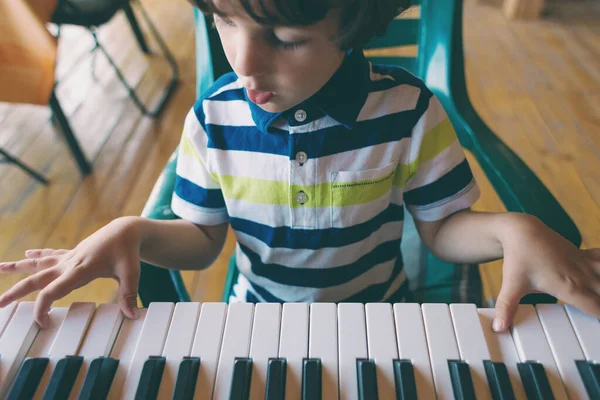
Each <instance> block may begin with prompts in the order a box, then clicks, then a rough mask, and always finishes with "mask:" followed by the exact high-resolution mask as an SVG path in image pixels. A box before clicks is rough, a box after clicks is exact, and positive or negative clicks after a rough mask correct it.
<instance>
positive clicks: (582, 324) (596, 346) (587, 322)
mask: <svg viewBox="0 0 600 400" xmlns="http://www.w3.org/2000/svg"><path fill="white" fill-rule="evenodd" d="M565 309H566V310H567V314H568V316H569V319H570V320H571V324H572V326H573V329H574V330H575V334H576V335H577V339H578V340H579V344H580V345H581V349H582V350H583V354H585V358H586V360H588V361H594V362H596V363H600V340H598V338H600V321H598V319H596V318H594V317H592V316H591V315H588V314H586V313H584V312H583V311H581V310H579V309H577V308H575V307H573V306H571V305H569V304H567V305H565Z"/></svg>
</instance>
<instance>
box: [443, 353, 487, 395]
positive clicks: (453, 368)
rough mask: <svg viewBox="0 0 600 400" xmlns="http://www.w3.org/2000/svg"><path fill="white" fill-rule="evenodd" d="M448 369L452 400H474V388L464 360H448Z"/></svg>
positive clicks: (469, 371) (469, 370)
mask: <svg viewBox="0 0 600 400" xmlns="http://www.w3.org/2000/svg"><path fill="white" fill-rule="evenodd" d="M448 367H449V368H450V378H451V379H452V388H453V389H454V398H455V399H456V400H475V399H476V396H475V388H474V386H473V379H472V377H471V369H470V367H469V364H468V363H467V362H466V361H464V360H448ZM487 398H489V396H488V397H487Z"/></svg>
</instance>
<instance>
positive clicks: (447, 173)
mask: <svg viewBox="0 0 600 400" xmlns="http://www.w3.org/2000/svg"><path fill="white" fill-rule="evenodd" d="M176 171H177V177H176V185H175V189H174V193H173V200H172V208H173V211H174V212H175V214H176V215H178V216H179V217H181V218H183V219H186V220H189V221H191V222H193V223H195V224H199V225H215V224H222V223H226V222H228V223H229V224H230V226H231V228H232V229H233V231H234V232H235V235H236V239H237V244H236V250H235V252H236V254H235V255H236V263H237V268H238V269H239V271H240V276H239V278H238V281H237V283H236V285H235V287H234V294H233V295H232V298H231V299H230V301H232V302H234V301H249V302H263V301H266V302H296V301H297V302H316V301H328V302H342V301H358V302H371V301H386V300H388V299H390V298H393V299H396V300H398V299H403V298H404V294H406V293H407V291H408V290H409V289H408V282H407V279H406V274H405V272H404V268H403V261H402V255H401V250H400V242H401V240H402V229H403V220H404V213H405V210H408V211H409V212H410V213H411V214H412V215H413V217H414V218H415V219H419V220H424V221H434V220H438V219H440V218H443V217H445V216H447V215H449V214H451V213H454V212H456V211H459V210H462V209H465V208H468V207H470V206H471V205H472V204H473V203H474V202H475V201H476V199H477V198H478V196H479V189H478V187H477V185H476V183H475V180H474V178H473V175H472V172H471V170H470V168H469V165H468V163H467V160H466V158H465V154H464V152H463V149H462V147H461V145H460V143H459V142H458V140H457V136H456V133H455V131H454V129H453V127H452V124H451V122H450V120H449V119H448V116H447V115H446V113H445V112H444V110H443V108H442V106H441V104H440V102H439V101H438V99H437V98H436V97H435V96H434V95H433V94H432V92H431V91H429V90H428V89H427V87H426V86H425V85H424V83H423V81H422V80H420V79H419V78H417V77H415V76H414V75H412V74H410V73H409V72H407V71H406V70H404V69H402V68H398V67H394V66H384V65H374V64H372V63H371V62H370V61H369V60H368V59H366V58H365V56H364V54H363V53H362V51H350V52H349V53H348V54H347V55H346V58H345V59H344V61H343V63H342V65H341V66H340V68H339V69H338V70H337V71H336V72H335V74H334V75H333V76H332V78H331V79H330V80H329V81H328V82H327V83H326V84H325V85H324V86H323V87H322V88H321V89H320V90H319V91H318V92H317V93H316V94H315V95H313V96H312V97H310V98H309V99H307V100H305V101H303V102H302V103H300V104H298V105H297V106H295V107H293V108H291V109H289V110H287V111H284V112H279V113H271V112H267V111H264V110H263V109H261V108H260V107H259V106H258V105H256V104H254V103H252V102H251V101H250V100H248V97H247V94H246V91H245V89H244V87H243V86H242V85H241V84H240V81H239V80H238V78H237V76H236V75H235V73H229V74H226V75H224V76H222V77H221V78H219V79H218V80H217V81H215V83H214V84H213V86H212V87H211V88H210V89H209V90H208V91H207V92H206V93H205V94H204V95H203V96H202V97H201V98H199V99H198V101H197V102H196V104H195V105H194V107H193V109H192V110H190V112H189V114H188V116H187V117H186V120H185V124H184V129H183V134H182V137H181V142H180V145H179V150H178V160H177V169H176Z"/></svg>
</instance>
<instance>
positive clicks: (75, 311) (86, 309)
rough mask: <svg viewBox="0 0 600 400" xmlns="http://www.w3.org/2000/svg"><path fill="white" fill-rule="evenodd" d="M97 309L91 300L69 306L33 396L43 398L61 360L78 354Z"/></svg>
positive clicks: (36, 398) (37, 399) (39, 399)
mask: <svg viewBox="0 0 600 400" xmlns="http://www.w3.org/2000/svg"><path fill="white" fill-rule="evenodd" d="M95 310H96V304H94V303H90V302H75V303H72V304H71V305H70V306H69V310H68V312H67V315H66V317H65V319H64V321H63V323H62V324H61V326H60V328H59V330H58V333H57V334H56V339H54V342H53V343H52V347H51V349H50V354H49V358H50V360H49V362H48V366H47V367H46V370H45V372H44V375H43V376H42V380H41V382H40V384H39V386H38V388H37V391H36V392H35V396H34V397H33V398H34V399H35V400H41V399H42V398H43V396H44V392H45V391H46V388H47V387H48V383H49V382H50V378H51V377H52V374H53V373H54V369H55V367H56V364H57V363H58V362H59V360H61V359H63V358H65V357H67V356H70V355H76V354H77V350H79V346H80V345H81V341H82V340H83V336H84V335H85V332H86V330H87V328H88V325H89V323H90V321H91V319H92V315H93V314H94V311H95Z"/></svg>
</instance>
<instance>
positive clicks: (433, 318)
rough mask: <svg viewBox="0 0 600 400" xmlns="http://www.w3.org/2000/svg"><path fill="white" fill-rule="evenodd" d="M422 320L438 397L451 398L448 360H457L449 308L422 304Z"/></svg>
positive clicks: (442, 305) (451, 389)
mask: <svg viewBox="0 0 600 400" xmlns="http://www.w3.org/2000/svg"><path fill="white" fill-rule="evenodd" d="M421 308H422V310H423V320H424V323H425V332H426V334H427V344H428V345H429V354H430V357H431V368H432V370H433V379H434V381H435V390H436V393H437V398H438V399H451V398H453V396H452V393H453V390H454V389H453V385H452V380H451V378H450V368H449V367H448V360H459V359H460V354H459V352H458V346H457V344H456V338H455V336H454V328H453V327H452V320H451V318H450V310H449V309H448V306H447V305H446V304H431V303H430V304H423V305H422V306H421Z"/></svg>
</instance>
